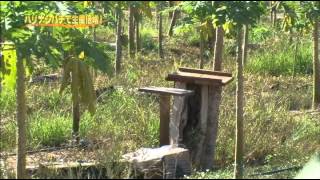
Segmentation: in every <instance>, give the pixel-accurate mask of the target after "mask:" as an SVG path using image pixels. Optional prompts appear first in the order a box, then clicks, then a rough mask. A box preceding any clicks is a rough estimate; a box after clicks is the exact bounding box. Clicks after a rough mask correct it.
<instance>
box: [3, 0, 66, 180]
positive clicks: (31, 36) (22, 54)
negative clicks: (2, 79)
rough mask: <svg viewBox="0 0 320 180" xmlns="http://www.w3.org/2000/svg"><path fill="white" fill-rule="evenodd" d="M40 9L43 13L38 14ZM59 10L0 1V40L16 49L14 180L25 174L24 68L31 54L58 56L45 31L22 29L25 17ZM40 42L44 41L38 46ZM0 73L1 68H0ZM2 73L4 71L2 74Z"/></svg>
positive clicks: (51, 5) (49, 5)
mask: <svg viewBox="0 0 320 180" xmlns="http://www.w3.org/2000/svg"><path fill="white" fill-rule="evenodd" d="M39 7H42V8H43V11H41V12H40V11H38V9H39ZM57 10H58V7H57V6H56V4H55V3H54V2H49V3H47V2H18V1H15V2H12V1H11V2H1V8H0V11H1V16H2V17H3V18H1V19H0V24H1V29H2V32H1V33H2V38H3V39H2V41H3V42H4V43H12V48H14V49H15V50H16V72H17V78H16V95H17V96H16V98H17V101H16V102H17V103H16V104H17V110H16V111H17V116H16V118H17V141H16V143H17V168H16V169H17V170H16V178H17V179H25V178H27V174H26V142H27V139H26V120H27V112H26V97H25V71H26V70H25V69H26V66H28V67H31V66H32V61H31V55H35V56H36V57H37V59H43V57H46V59H47V61H50V60H53V59H55V58H58V57H59V55H60V54H59V53H57V52H59V51H58V50H57V49H56V47H59V46H58V43H57V41H55V39H54V38H52V37H51V36H49V35H48V34H49V31H50V29H48V28H30V27H27V26H25V22H24V20H25V16H26V15H40V14H43V13H50V12H53V11H57ZM40 41H47V42H46V44H43V45H42V46H39V42H40ZM1 70H3V69H1ZM2 73H3V72H2Z"/></svg>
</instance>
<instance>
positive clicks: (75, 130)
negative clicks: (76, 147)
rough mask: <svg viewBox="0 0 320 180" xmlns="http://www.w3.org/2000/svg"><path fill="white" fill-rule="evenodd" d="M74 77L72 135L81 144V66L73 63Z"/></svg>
mask: <svg viewBox="0 0 320 180" xmlns="http://www.w3.org/2000/svg"><path fill="white" fill-rule="evenodd" d="M72 66H73V67H72V76H71V91H72V113H73V116H72V118H73V123H72V135H73V137H74V138H75V140H76V142H77V143H79V139H80V138H79V129H80V100H79V84H80V79H79V76H80V74H79V64H78V62H73V64H72Z"/></svg>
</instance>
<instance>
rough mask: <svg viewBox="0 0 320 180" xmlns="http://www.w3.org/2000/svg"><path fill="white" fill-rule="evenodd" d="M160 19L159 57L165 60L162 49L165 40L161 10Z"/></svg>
mask: <svg viewBox="0 0 320 180" xmlns="http://www.w3.org/2000/svg"><path fill="white" fill-rule="evenodd" d="M158 18H159V32H158V43H159V49H158V53H159V57H160V58H163V47H162V40H163V36H162V13H161V9H160V8H159V12H158Z"/></svg>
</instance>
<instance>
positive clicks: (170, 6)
mask: <svg viewBox="0 0 320 180" xmlns="http://www.w3.org/2000/svg"><path fill="white" fill-rule="evenodd" d="M168 2H169V8H172V7H173V6H174V4H173V1H168ZM172 15H173V13H172V11H169V16H168V18H169V20H171V19H172Z"/></svg>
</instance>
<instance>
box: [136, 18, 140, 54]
mask: <svg viewBox="0 0 320 180" xmlns="http://www.w3.org/2000/svg"><path fill="white" fill-rule="evenodd" d="M136 16H138V15H136ZM139 24H140V20H139V18H138V17H136V18H135V28H136V53H138V52H140V50H141V40H140V29H139Z"/></svg>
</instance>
